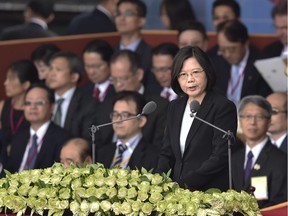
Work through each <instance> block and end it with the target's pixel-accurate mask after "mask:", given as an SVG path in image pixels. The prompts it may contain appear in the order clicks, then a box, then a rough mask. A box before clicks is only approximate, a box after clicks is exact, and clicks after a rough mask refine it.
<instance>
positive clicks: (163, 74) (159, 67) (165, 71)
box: [152, 54, 173, 87]
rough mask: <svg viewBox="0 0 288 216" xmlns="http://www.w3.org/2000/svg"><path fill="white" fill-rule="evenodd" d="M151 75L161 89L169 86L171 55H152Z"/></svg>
mask: <svg viewBox="0 0 288 216" xmlns="http://www.w3.org/2000/svg"><path fill="white" fill-rule="evenodd" d="M152 61H153V62H152V64H153V73H154V75H155V77H156V80H157V81H158V82H159V84H160V85H161V86H162V87H170V86H171V68H172V64H173V57H172V56H171V55H162V54H159V55H153V58H152Z"/></svg>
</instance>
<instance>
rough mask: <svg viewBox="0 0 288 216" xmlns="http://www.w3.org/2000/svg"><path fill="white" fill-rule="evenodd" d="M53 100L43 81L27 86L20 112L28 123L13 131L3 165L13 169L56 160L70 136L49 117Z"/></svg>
mask: <svg viewBox="0 0 288 216" xmlns="http://www.w3.org/2000/svg"><path fill="white" fill-rule="evenodd" d="M53 104H54V94H53V92H52V91H51V90H50V89H48V87H46V86H45V85H44V84H35V85H33V86H31V87H30V88H29V89H28V90H27V93H26V95H25V102H24V115H25V118H26V120H27V121H28V122H29V123H30V125H31V126H30V128H27V129H25V130H21V131H19V132H18V133H17V134H16V135H15V137H14V139H13V141H12V143H11V152H10V156H9V158H8V162H7V164H6V166H7V167H4V169H7V170H8V171H9V172H11V173H15V172H18V171H19V172H20V171H22V170H27V169H40V168H47V167H50V166H51V165H53V163H54V162H60V158H59V155H60V150H61V147H62V145H63V144H64V143H65V142H66V141H67V140H68V139H69V138H70V137H71V136H70V134H69V133H68V132H67V131H66V130H64V129H62V128H61V127H59V126H58V125H56V124H54V123H53V122H52V121H51V120H50V119H51V115H52V111H53Z"/></svg>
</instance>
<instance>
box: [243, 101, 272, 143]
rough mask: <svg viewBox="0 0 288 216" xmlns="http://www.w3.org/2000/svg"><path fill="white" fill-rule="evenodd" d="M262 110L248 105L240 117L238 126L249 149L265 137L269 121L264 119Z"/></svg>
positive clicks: (265, 114)
mask: <svg viewBox="0 0 288 216" xmlns="http://www.w3.org/2000/svg"><path fill="white" fill-rule="evenodd" d="M266 116H267V113H266V112H265V110H264V109H262V108H261V107H259V106H257V105H256V104H253V103H248V104H247V105H246V106H245V107H244V109H243V111H242V113H241V115H240V125H241V128H242V130H243V134H244V135H245V138H246V141H247V143H248V145H251V146H250V147H253V146H254V144H258V143H259V142H261V141H262V140H263V139H264V138H265V137H266V132H267V130H268V127H269V125H270V120H269V119H268V118H267V117H266Z"/></svg>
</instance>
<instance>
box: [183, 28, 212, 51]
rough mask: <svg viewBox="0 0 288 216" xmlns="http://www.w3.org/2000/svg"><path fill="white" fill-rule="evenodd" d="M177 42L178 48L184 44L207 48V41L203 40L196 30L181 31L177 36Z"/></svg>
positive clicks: (204, 49)
mask: <svg viewBox="0 0 288 216" xmlns="http://www.w3.org/2000/svg"><path fill="white" fill-rule="evenodd" d="M178 44H179V48H180V49H181V48H183V47H185V46H198V47H199V48H201V49H202V50H203V51H206V50H207V41H205V40H204V38H203V36H202V34H201V33H200V32H199V31H196V30H186V31H183V32H181V34H180V35H179V38H178Z"/></svg>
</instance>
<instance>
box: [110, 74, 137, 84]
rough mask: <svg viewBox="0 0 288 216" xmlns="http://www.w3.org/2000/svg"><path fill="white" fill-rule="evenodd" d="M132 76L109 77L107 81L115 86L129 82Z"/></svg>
mask: <svg viewBox="0 0 288 216" xmlns="http://www.w3.org/2000/svg"><path fill="white" fill-rule="evenodd" d="M133 76H134V75H130V76H123V77H110V78H109V81H110V82H111V83H112V84H113V85H115V84H116V83H118V82H119V83H125V82H127V81H129V79H131V78H132V77H133Z"/></svg>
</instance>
